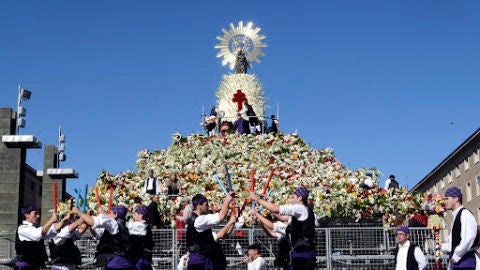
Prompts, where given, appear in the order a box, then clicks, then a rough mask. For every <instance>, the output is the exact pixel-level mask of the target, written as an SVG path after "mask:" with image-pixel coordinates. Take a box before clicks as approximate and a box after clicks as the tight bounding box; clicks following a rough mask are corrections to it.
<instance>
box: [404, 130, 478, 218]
mask: <svg viewBox="0 0 480 270" xmlns="http://www.w3.org/2000/svg"><path fill="white" fill-rule="evenodd" d="M452 186H457V187H459V188H460V189H461V190H462V195H463V206H464V207H465V208H467V209H469V210H470V211H471V212H472V213H473V215H474V216H475V218H476V219H477V223H478V222H479V221H480V128H479V129H477V130H476V131H475V132H474V133H473V134H472V135H470V137H468V138H467V139H466V140H465V141H464V142H463V143H462V144H460V145H459V146H458V147H457V148H456V149H455V150H454V151H453V152H452V153H451V154H450V155H448V156H447V157H446V158H445V159H444V160H443V161H442V162H440V164H439V165H437V167H435V168H434V169H433V170H432V171H431V172H430V173H429V174H428V175H427V176H425V177H424V178H423V179H422V180H421V181H420V182H418V184H416V185H415V186H414V187H413V188H412V191H419V192H422V193H431V194H435V193H439V194H441V195H442V196H443V195H444V194H445V191H446V190H447V189H448V188H449V187H452ZM445 221H446V224H447V226H450V224H451V222H452V220H451V215H450V213H447V215H445Z"/></svg>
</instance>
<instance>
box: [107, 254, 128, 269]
mask: <svg viewBox="0 0 480 270" xmlns="http://www.w3.org/2000/svg"><path fill="white" fill-rule="evenodd" d="M133 266H134V265H133V263H132V262H131V261H130V260H129V259H127V258H125V257H122V256H114V257H113V258H112V259H111V260H110V261H109V262H108V263H107V268H112V269H116V268H132V269H133Z"/></svg>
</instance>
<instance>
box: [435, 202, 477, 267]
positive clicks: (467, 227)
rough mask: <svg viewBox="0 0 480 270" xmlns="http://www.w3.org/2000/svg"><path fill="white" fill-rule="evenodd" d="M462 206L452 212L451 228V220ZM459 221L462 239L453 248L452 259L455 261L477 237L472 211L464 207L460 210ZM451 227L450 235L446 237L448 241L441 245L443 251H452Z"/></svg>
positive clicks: (468, 248)
mask: <svg viewBox="0 0 480 270" xmlns="http://www.w3.org/2000/svg"><path fill="white" fill-rule="evenodd" d="M462 208H464V207H463V206H460V207H459V208H457V209H456V210H455V211H453V212H452V220H453V221H452V229H453V222H454V221H455V218H456V217H457V214H458V211H460V209H462ZM460 222H461V223H462V227H461V230H460V237H461V238H462V240H461V241H460V243H459V244H458V246H457V247H456V248H455V250H453V255H452V259H454V260H455V261H456V262H458V261H460V259H461V258H462V256H463V255H465V253H467V251H469V250H470V247H471V246H472V245H473V242H474V241H475V238H476V237H477V221H476V220H475V217H473V215H472V213H471V212H470V211H468V210H467V209H465V210H464V211H462V216H461V217H460ZM452 229H450V237H449V238H448V242H447V243H446V244H443V245H442V250H443V251H452Z"/></svg>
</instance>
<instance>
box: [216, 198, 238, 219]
mask: <svg viewBox="0 0 480 270" xmlns="http://www.w3.org/2000/svg"><path fill="white" fill-rule="evenodd" d="M234 197H235V193H233V192H230V193H229V194H228V196H227V198H226V199H225V201H224V202H223V205H222V209H220V212H219V213H218V217H219V219H220V221H222V220H224V219H225V217H226V216H227V214H228V208H229V205H230V202H231V201H232V200H233V198H234Z"/></svg>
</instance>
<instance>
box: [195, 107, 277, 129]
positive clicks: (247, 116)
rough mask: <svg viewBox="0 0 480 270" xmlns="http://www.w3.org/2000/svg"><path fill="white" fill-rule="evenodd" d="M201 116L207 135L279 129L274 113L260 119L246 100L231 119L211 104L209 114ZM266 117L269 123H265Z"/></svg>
mask: <svg viewBox="0 0 480 270" xmlns="http://www.w3.org/2000/svg"><path fill="white" fill-rule="evenodd" d="M203 118H204V119H203V121H202V123H201V125H202V126H203V127H204V128H205V132H206V133H207V135H208V136H213V135H217V134H225V133H232V132H235V133H238V134H262V133H277V132H278V131H279V122H278V119H277V118H276V117H275V115H273V114H272V115H271V116H270V117H265V120H260V118H259V117H258V116H257V114H256V113H255V111H254V110H253V107H252V105H250V104H249V103H248V100H245V101H244V102H243V107H242V109H241V110H239V111H238V112H237V114H236V116H235V119H234V120H233V121H232V119H231V118H229V117H225V116H224V115H223V112H221V111H219V110H218V108H217V107H216V106H212V109H211V111H210V115H208V116H207V115H205V116H203ZM267 119H269V120H270V124H269V123H267Z"/></svg>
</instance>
